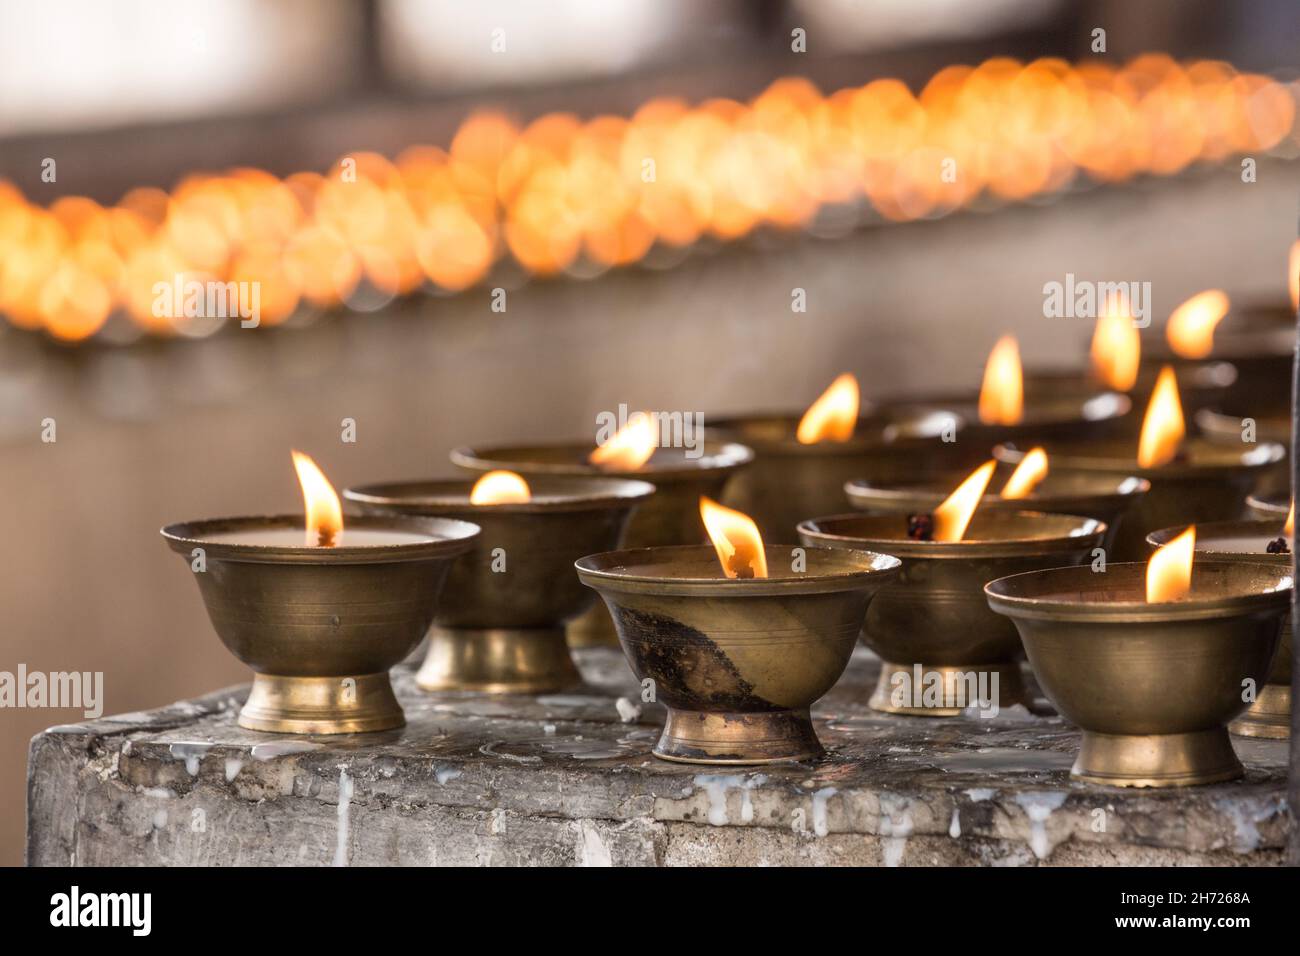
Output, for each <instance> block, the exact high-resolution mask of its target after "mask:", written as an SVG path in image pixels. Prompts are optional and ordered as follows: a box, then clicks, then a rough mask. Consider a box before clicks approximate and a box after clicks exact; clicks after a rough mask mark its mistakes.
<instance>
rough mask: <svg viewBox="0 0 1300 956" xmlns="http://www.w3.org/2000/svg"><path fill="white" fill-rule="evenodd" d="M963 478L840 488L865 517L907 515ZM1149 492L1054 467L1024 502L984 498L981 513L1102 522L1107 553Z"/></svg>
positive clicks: (1147, 486) (1133, 483)
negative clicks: (1048, 514) (1076, 517)
mask: <svg viewBox="0 0 1300 956" xmlns="http://www.w3.org/2000/svg"><path fill="white" fill-rule="evenodd" d="M1012 470H1013V469H1012V468H1011V467H1010V466H1009V465H1002V466H1000V467H999V468H998V472H997V474H995V475H994V476H993V480H992V481H991V482H990V483H989V487H990V488H993V489H995V490H996V489H999V488H1001V487H1002V485H1003V484H1004V483H1005V482H1006V480H1007V478H1008V477H1010V475H1011V472H1012ZM965 477H966V475H965V474H963V473H961V472H951V473H949V474H947V475H945V476H943V477H941V478H938V479H935V480H933V481H927V482H909V483H907V484H881V483H875V482H870V481H864V480H862V479H858V480H854V481H850V482H848V483H847V484H846V485H845V486H844V493H845V494H846V495H848V499H849V503H850V504H851V505H853V507H854V508H856V509H858V510H859V511H861V512H863V513H865V514H872V515H904V516H906V515H910V514H921V513H928V512H930V511H933V510H934V509H935V508H936V507H938V506H939V505H940V504H942V503H943V500H944V499H945V498H947V497H948V495H949V494H951V493H952V490H953V489H954V488H956V487H957V486H958V485H959V484H960V483H961V481H962V479H963V478H965ZM1150 490H1151V483H1150V482H1149V481H1147V480H1146V479H1145V478H1138V477H1136V476H1133V475H1128V476H1124V477H1117V476H1114V475H1106V474H1098V473H1096V472H1087V471H1060V470H1057V469H1056V468H1052V469H1051V471H1050V472H1049V473H1048V476H1047V477H1046V478H1044V479H1043V481H1042V482H1041V483H1039V485H1038V486H1037V487H1035V488H1034V490H1033V492H1032V493H1031V494H1030V495H1028V496H1027V497H1024V498H1002V497H999V496H998V495H997V494H996V493H994V494H987V495H985V496H984V497H983V498H982V499H980V512H981V513H988V512H990V511H1024V510H1026V509H1029V510H1034V511H1047V512H1051V513H1053V514H1071V515H1083V516H1084V517H1087V518H1096V519H1097V520H1098V521H1104V522H1106V537H1105V539H1104V541H1103V544H1104V546H1105V547H1106V549H1107V551H1110V550H1111V549H1112V548H1113V547H1114V544H1115V539H1116V535H1117V534H1118V531H1119V528H1120V526H1121V525H1122V524H1123V519H1124V515H1125V514H1127V513H1128V512H1129V511H1130V510H1132V509H1133V508H1134V507H1135V506H1136V505H1137V503H1138V502H1139V501H1141V500H1142V498H1143V496H1144V495H1146V493H1147V492H1148V491H1150Z"/></svg>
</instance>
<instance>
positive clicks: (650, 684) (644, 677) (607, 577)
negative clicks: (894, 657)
mask: <svg viewBox="0 0 1300 956" xmlns="http://www.w3.org/2000/svg"><path fill="white" fill-rule="evenodd" d="M700 509H701V516H702V518H703V520H704V524H705V527H706V528H707V530H708V533H709V535H710V537H711V539H712V541H713V545H712V546H704V547H670V548H641V549H637V550H629V551H614V552H608V553H605V554H594V555H590V556H588V557H585V558H583V559H581V560H580V561H578V562H577V569H578V576H579V577H580V578H581V579H582V583H583V584H586V585H587V586H588V587H592V588H595V589H596V590H597V591H598V592H600V595H601V597H602V598H604V600H605V603H606V605H608V607H609V611H610V614H611V615H613V618H614V622H615V624H616V626H617V627H618V636H619V641H620V642H621V643H622V645H623V652H624V654H626V655H627V659H628V663H629V664H630V665H631V666H632V670H633V672H634V673H635V674H636V677H637V679H638V680H639V681H641V683H642V686H643V688H648V689H649V690H650V691H651V692H652V693H653V694H654V698H655V699H656V700H659V701H661V702H662V703H664V704H665V705H666V707H667V710H668V719H667V722H666V723H665V725H664V730H663V734H662V735H661V736H660V738H659V742H658V743H657V744H656V745H655V748H654V753H655V755H656V756H658V757H662V758H663V759H665V760H674V761H680V762H683V763H703V764H755V763H770V762H772V761H778V760H802V759H808V758H812V757H816V756H818V755H819V754H821V753H822V745H821V742H820V741H819V740H818V739H817V734H816V732H815V730H814V729H813V724H812V719H811V717H810V714H809V708H810V707H811V706H812V704H813V703H814V702H815V701H816V700H817V699H818V698H820V697H821V696H822V695H824V694H825V693H826V692H827V691H828V690H830V688H831V686H832V685H833V684H834V683H835V681H836V680H838V679H839V677H840V675H841V674H842V673H843V672H844V668H845V667H846V666H847V664H848V661H849V656H850V654H851V653H852V651H853V645H854V642H855V641H856V640H857V635H858V632H859V631H860V630H861V628H862V620H863V618H864V617H865V615H866V612H867V605H868V603H869V602H870V601H871V598H872V595H873V594H874V593H875V592H876V590H877V589H878V588H879V587H880V586H881V585H882V584H883V583H885V582H887V581H889V580H890V579H891V578H892V577H893V576H894V575H895V574H896V573H897V571H898V561H897V559H895V558H892V557H889V556H888V555H882V554H872V553H869V552H865V551H840V550H831V549H826V548H795V547H793V546H790V545H768V546H764V544H763V541H762V539H761V537H760V536H759V533H758V529H757V527H755V525H754V522H753V521H751V520H750V519H749V518H748V516H746V515H743V514H741V513H740V512H736V511H733V510H731V509H729V508H724V507H723V506H721V505H718V504H716V503H715V502H713V501H710V500H709V499H701V500H700Z"/></svg>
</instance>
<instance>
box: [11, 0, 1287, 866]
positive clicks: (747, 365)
mask: <svg viewBox="0 0 1300 956" xmlns="http://www.w3.org/2000/svg"><path fill="white" fill-rule="evenodd" d="M1098 30H1101V31H1104V34H1099V33H1097V32H1096V31H1098ZM0 37H4V42H3V56H0V447H2V449H3V454H2V455H0V489H3V492H4V494H5V495H6V497H3V498H0V528H3V532H4V533H3V535H0V572H2V573H0V608H3V612H4V614H3V620H4V622H5V626H4V629H3V642H2V643H0V650H2V652H3V653H0V670H3V671H10V672H14V671H16V670H17V668H18V666H19V664H25V665H26V666H27V668H28V669H29V670H41V671H59V670H78V671H102V672H104V674H105V697H106V702H105V712H106V713H114V712H123V711H132V710H139V709H145V708H150V707H154V706H158V705H162V704H165V703H168V702H170V701H172V700H175V699H177V698H181V697H187V696H194V695H197V694H200V693H203V692H206V691H209V690H213V689H215V688H218V687H222V686H226V685H229V684H234V683H238V682H241V681H243V680H245V679H246V677H247V674H246V672H244V670H243V668H242V667H241V666H240V665H239V664H238V663H237V662H236V661H235V660H234V659H233V658H231V657H230V656H229V655H228V654H227V653H226V652H225V651H224V650H223V649H222V647H221V646H220V644H219V643H218V641H217V639H216V637H215V636H214V635H213V634H212V632H211V630H210V628H209V626H208V624H207V621H206V619H205V616H204V612H203V609H202V606H201V604H200V601H199V596H198V593H197V589H196V588H195V587H194V585H193V582H191V581H190V580H188V578H189V576H190V572H189V570H188V569H187V568H186V567H185V566H184V565H183V564H182V562H180V561H179V560H177V559H176V557H175V556H173V555H172V554H171V553H170V552H169V551H168V550H167V549H166V548H165V546H164V545H163V543H162V541H161V540H160V539H159V537H158V534H157V530H158V528H159V527H160V526H161V525H163V524H164V523H167V522H171V521H176V520H183V519H191V518H199V517H210V516H217V515H226V514H242V513H277V512H285V511H296V510H298V509H299V508H300V506H301V504H300V498H299V492H298V488H297V484H296V481H295V479H294V476H293V471H292V468H291V467H290V460H289V449H290V448H291V447H296V448H299V449H302V450H304V451H306V452H308V453H310V454H311V455H313V456H314V457H315V458H316V460H317V461H318V462H319V463H320V465H321V466H322V468H323V469H324V470H325V472H326V473H327V474H328V475H329V476H330V478H331V479H332V480H333V482H334V483H335V485H336V486H337V487H339V488H342V487H344V486H346V485H349V484H353V483H357V482H361V481H373V480H381V479H398V478H415V477H425V476H435V475H445V474H449V473H451V471H452V469H451V467H450V465H449V464H448V462H447V451H448V449H450V448H451V447H453V446H455V445H457V444H464V443H469V442H482V443H486V442H493V441H507V440H518V439H525V438H537V439H561V438H573V437H579V436H588V435H594V429H595V416H596V413H597V412H599V411H601V410H605V409H611V410H612V409H616V408H617V407H618V405H619V403H627V404H628V405H629V406H631V407H633V408H647V407H649V408H660V409H677V410H690V411H700V412H704V413H705V414H706V417H707V415H709V414H722V413H725V412H735V411H740V410H744V409H753V408H756V407H761V408H788V409H801V408H803V407H804V406H805V405H806V404H807V403H808V402H809V401H810V400H811V399H813V398H814V397H816V396H817V395H818V394H819V393H820V392H821V390H822V388H823V387H824V386H825V385H826V384H827V383H828V382H829V381H830V380H831V379H832V378H833V377H834V376H835V375H836V374H838V373H839V372H842V371H852V372H854V373H856V374H857V375H858V377H859V378H860V380H861V381H862V383H863V387H864V391H865V393H866V394H867V395H868V396H873V397H879V396H885V395H888V394H891V393H896V392H899V391H909V390H910V391H922V390H930V391H935V390H941V389H942V390H950V389H951V388H952V387H954V386H956V387H965V386H975V385H977V384H978V381H979V377H980V373H981V370H982V365H983V360H984V357H985V355H986V354H987V351H988V348H989V346H990V345H991V344H992V342H993V341H994V340H995V339H996V338H997V336H998V335H999V334H1001V333H1003V332H1007V331H1010V332H1014V333H1016V334H1017V335H1018V336H1019V338H1020V342H1021V347H1022V350H1023V353H1024V355H1025V358H1026V361H1027V362H1028V363H1036V364H1053V365H1063V364H1070V363H1075V362H1081V361H1082V351H1083V344H1084V343H1085V342H1086V339H1087V336H1088V335H1089V333H1090V330H1091V329H1090V323H1089V322H1087V321H1085V320H1069V319H1052V320H1048V319H1044V318H1043V313H1042V303H1043V292H1042V289H1043V285H1044V283H1046V282H1049V281H1060V280H1062V279H1063V278H1064V275H1065V273H1067V272H1073V273H1074V274H1076V275H1078V276H1080V277H1086V278H1093V279H1098V280H1102V279H1104V280H1139V281H1150V282H1151V283H1152V286H1153V294H1154V306H1153V309H1154V315H1155V317H1156V319H1157V321H1160V320H1162V319H1163V318H1164V316H1165V315H1167V313H1168V311H1169V310H1170V309H1171V308H1172V307H1173V306H1174V305H1176V304H1177V303H1179V302H1180V301H1182V300H1183V299H1184V298H1185V297H1186V296H1188V295H1190V294H1191V293H1193V292H1196V291H1198V290H1200V289H1202V288H1206V287H1208V286H1214V285H1217V286H1221V287H1223V288H1225V289H1226V290H1228V292H1229V293H1230V294H1231V295H1232V296H1233V299H1234V301H1241V300H1249V301H1264V302H1271V301H1284V300H1285V298H1286V286H1287V280H1286V262H1287V252H1288V248H1289V246H1290V244H1291V243H1292V242H1293V241H1294V240H1295V238H1296V231H1297V228H1296V222H1297V215H1298V213H1300V209H1298V207H1297V196H1298V195H1300V193H1298V192H1297V187H1300V165H1298V164H1297V163H1295V162H1294V158H1295V157H1296V155H1297V153H1300V129H1298V128H1297V123H1296V122H1295V119H1296V103H1297V91H1298V87H1297V83H1296V77H1297V76H1298V75H1300V71H1298V70H1297V67H1300V62H1297V59H1298V54H1297V51H1298V50H1300V9H1297V7H1296V5H1295V3H1294V2H1293V0H1236V2H1227V0H1223V2H1211V0H1143V2H1140V3H1134V2H1131V0H753V2H742V0H621V2H619V3H617V4H612V3H607V2H602V0H554V2H550V3H545V4H541V3H533V2H528V0H475V2H452V0H331V2H319V0H226V2H224V3H221V4H210V3H202V2H181V0H115V2H113V3H111V4H108V3H102V2H97V0H43V2H39V3H37V2H30V0H28V2H17V3H7V4H4V5H0ZM1242 157H1249V158H1252V159H1254V160H1255V161H1256V162H1257V164H1258V165H1257V175H1256V178H1255V181H1253V182H1243V178H1242V175H1241V159H1242ZM949 161H951V163H949ZM945 171H947V172H950V173H952V175H946V174H945ZM174 276H184V277H186V279H190V278H197V279H220V280H224V281H249V282H257V283H258V288H259V289H260V310H261V324H260V326H259V327H258V328H251V329H250V328H240V327H239V321H238V318H235V319H222V318H213V317H190V318H184V317H178V318H172V317H168V316H158V315H156V314H154V310H153V308H152V304H153V300H154V297H155V294H154V289H153V287H154V283H156V282H158V281H160V280H162V281H166V282H171V281H172V279H173V277H174ZM796 289H802V290H804V293H805V296H806V302H807V311H806V312H795V311H792V308H791V302H792V294H793V290H796ZM494 290H504V296H502V295H501V294H500V293H494ZM494 302H495V303H496V304H497V308H496V309H494V308H493V304H494ZM501 303H504V306H505V307H504V310H503V311H502V310H501ZM1072 323H1073V324H1072ZM47 419H53V420H54V422H55V423H56V433H55V434H56V437H57V440H56V441H54V442H48V441H43V440H42V434H43V431H44V430H45V426H44V425H43V422H45V420H47ZM344 419H352V420H354V421H355V423H356V439H357V440H356V441H355V443H345V442H343V441H342V440H341V435H342V432H343V426H342V422H343V420H344ZM80 719H81V715H80V713H79V712H75V711H55V710H12V709H5V710H0V862H3V863H7V864H17V863H19V862H21V860H22V846H23V816H22V811H23V800H24V765H25V758H26V748H27V743H28V740H29V738H30V737H31V736H32V735H33V734H34V733H36V732H37V731H39V730H40V729H42V728H43V727H45V726H48V725H51V724H56V723H66V722H73V721H76V720H80Z"/></svg>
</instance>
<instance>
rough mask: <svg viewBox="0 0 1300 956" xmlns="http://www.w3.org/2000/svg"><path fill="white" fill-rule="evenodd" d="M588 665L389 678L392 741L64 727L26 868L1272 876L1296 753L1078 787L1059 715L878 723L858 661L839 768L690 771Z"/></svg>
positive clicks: (33, 805)
mask: <svg viewBox="0 0 1300 956" xmlns="http://www.w3.org/2000/svg"><path fill="white" fill-rule="evenodd" d="M578 656H579V661H580V665H581V667H582V671H583V674H584V676H585V678H586V680H587V686H586V687H584V688H583V689H582V690H580V691H576V692H573V693H567V694H558V695H543V696H540V697H502V698H487V697H480V696H472V695H457V694H440V695H431V694H426V693H423V692H421V691H420V690H419V689H418V688H416V686H415V683H414V679H413V677H414V672H413V671H412V670H410V669H409V668H399V669H397V670H395V671H394V672H393V677H394V685H395V687H396V689H397V694H398V698H399V699H400V700H401V702H402V705H403V706H404V707H405V709H406V714H407V720H408V724H407V726H406V727H405V728H404V729H402V730H400V731H393V732H389V733H380V734H367V735H355V736H345V737H292V736H279V735H271V734H259V733H255V732H252V731H247V730H243V729H242V728H240V727H238V726H237V725H236V723H235V718H236V715H237V712H238V708H239V705H240V704H241V703H242V700H243V697H244V695H245V694H246V693H247V687H240V688H232V689H229V690H226V691H220V692H217V693H214V694H210V695H208V696H207V697H203V698H199V699H197V700H193V701H181V702H179V703H176V704H173V705H171V706H169V707H165V708H162V709H160V710H155V711H150V712H148V713H137V714H124V715H121V716H117V717H110V718H104V719H101V720H96V721H91V722H87V723H82V724H73V725H67V726H61V727H54V728H51V729H50V730H47V731H45V732H44V733H42V734H40V735H38V736H37V737H35V738H34V739H33V741H32V745H31V753H30V760H29V765H28V808H27V810H28V822H27V841H28V843H27V857H28V862H29V863H31V864H59V865H67V864H76V865H87V866H94V865H100V866H108V865H129V864H182V865H232V864H245V865H263V864H303V865H330V864H334V865H363V864H409V865H430V864H550V865H565V864H580V865H581V864H585V865H608V864H615V865H625V864H631V865H643V864H651V865H652V864H670V865H671V864H679V865H691V866H698V865H708V864H742V865H745V864H771V865H834V864H859V865H881V864H883V865H900V864H901V865H917V866H930V865H933V866H954V865H980V864H984V865H1030V866H1032V865H1052V864H1072V865H1097V864H1111V863H1114V864H1139V865H1141V864H1157V865H1164V864H1188V863H1201V864H1222V865H1272V864H1277V863H1279V862H1281V857H1282V848H1283V846H1284V844H1285V840H1286V833H1287V830H1288V827H1289V826H1290V817H1289V813H1288V811H1287V808H1286V797H1285V790H1286V759H1287V742H1286V741H1263V740H1246V739H1243V738H1233V740H1234V744H1235V746H1236V747H1237V752H1238V754H1239V755H1240V756H1241V758H1242V760H1243V762H1244V763H1245V764H1246V767H1247V775H1246V778H1245V779H1244V780H1241V781H1236V782H1233V783H1228V784H1219V785H1215V786H1208V787H1198V788H1191V789H1182V790H1154V791H1151V790H1148V791H1142V790H1122V789H1113V788H1107V787H1097V786H1091V785H1086V784H1081V783H1074V782H1072V781H1070V779H1069V768H1070V764H1071V762H1072V759H1073V752H1074V748H1075V745H1076V743H1077V740H1078V733H1077V731H1075V730H1074V729H1073V728H1072V727H1071V726H1070V725H1069V724H1067V723H1066V722H1065V721H1064V720H1062V719H1061V718H1060V717H1058V716H1055V715H1053V714H1052V713H1051V710H1050V707H1048V706H1047V705H1046V703H1045V702H1042V701H1040V702H1039V703H1037V704H1036V705H1035V707H1034V711H1035V713H1030V712H1029V711H1026V710H1025V709H1024V708H1014V709H1012V710H1010V711H1004V712H1003V713H1002V714H1001V715H999V716H998V717H997V718H993V719H988V718H978V717H975V716H971V717H970V718H957V719H947V720H943V719H926V718H909V717H891V716H886V715H881V714H877V713H874V712H872V711H870V710H868V709H867V707H866V704H865V701H866V699H867V695H868V689H869V688H870V687H871V686H872V684H873V683H874V680H875V676H876V672H877V667H878V664H877V662H876V661H875V660H874V659H873V658H872V657H870V656H869V655H868V654H867V653H866V652H864V651H862V650H861V649H859V651H858V652H856V653H855V655H854V659H853V663H852V664H851V666H850V669H849V671H848V673H846V675H845V676H844V678H843V679H842V680H841V681H840V682H839V684H838V685H837V686H836V687H835V689H834V690H833V691H832V692H831V693H830V694H829V695H828V696H827V697H826V698H825V699H823V700H822V701H821V702H820V704H819V705H818V706H817V707H815V708H814V710H813V715H814V717H815V718H816V719H817V728H818V733H819V734H820V735H821V737H822V740H823V742H824V743H826V744H827V746H828V747H829V748H830V751H831V752H830V753H829V755H827V756H826V757H824V758H823V759H821V760H819V761H816V762H810V763H792V764H781V765H775V766H767V767H762V768H754V769H742V768H735V769H731V768H709V767H690V766H684V765H680V764H670V763H666V762H663V761H660V760H657V759H656V758H654V757H653V756H651V754H650V748H651V746H652V745H653V743H654V740H655V738H656V736H657V733H658V727H659V725H660V722H661V717H662V708H661V707H660V706H659V705H656V704H642V703H641V702H640V699H639V687H638V686H637V685H636V683H635V682H634V680H633V678H632V675H631V673H630V672H629V671H628V669H627V666H626V664H625V663H624V662H623V658H622V655H621V654H620V653H619V652H618V651H617V650H614V649H604V648H595V649H588V650H584V651H580V652H578ZM620 698H621V699H620ZM638 708H639V709H640V710H639V713H638Z"/></svg>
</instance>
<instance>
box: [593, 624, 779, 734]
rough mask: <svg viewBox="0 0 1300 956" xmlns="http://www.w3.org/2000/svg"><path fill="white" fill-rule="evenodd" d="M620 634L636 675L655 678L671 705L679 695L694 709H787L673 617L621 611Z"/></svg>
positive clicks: (709, 643) (719, 651) (692, 630)
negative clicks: (756, 688) (764, 694)
mask: <svg viewBox="0 0 1300 956" xmlns="http://www.w3.org/2000/svg"><path fill="white" fill-rule="evenodd" d="M618 631H619V633H620V634H622V635H624V638H625V643H624V647H625V648H626V649H627V650H628V653H630V654H631V655H632V658H633V661H632V664H633V670H635V671H636V672H637V673H638V674H642V675H644V676H645V677H649V678H650V679H652V680H653V681H654V682H655V686H656V687H657V689H658V693H659V695H660V696H661V697H663V699H664V700H665V701H668V702H669V703H671V702H672V700H671V698H672V697H676V696H677V693H678V692H680V693H681V697H680V699H681V701H682V703H683V704H684V705H685V706H687V707H689V708H690V709H692V710H736V709H744V710H782V709H784V708H780V707H777V706H776V705H775V704H772V703H771V702H769V701H766V700H764V699H763V698H761V697H759V696H758V695H756V694H755V693H754V685H753V684H751V683H749V682H748V681H747V680H745V679H744V678H743V677H742V676H741V675H740V671H738V670H737V669H736V666H735V665H734V664H733V663H732V662H731V660H730V659H729V658H728V657H727V655H726V654H724V653H722V651H721V650H719V649H718V646H717V645H716V644H714V643H713V641H711V640H710V639H709V637H708V635H706V634H704V633H702V632H701V631H697V630H696V629H695V628H693V627H690V626H688V625H686V624H683V623H682V622H681V621H678V620H676V619H675V618H670V617H664V616H662V615H659V614H651V613H648V612H645V611H638V610H635V609H632V608H626V607H620V608H619V609H618Z"/></svg>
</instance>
